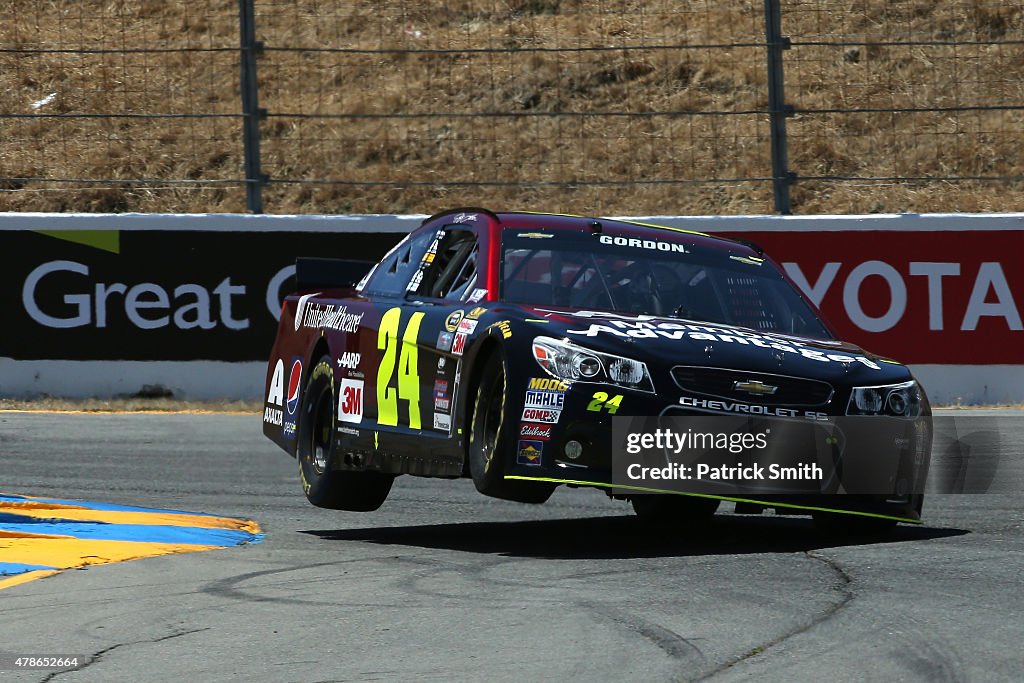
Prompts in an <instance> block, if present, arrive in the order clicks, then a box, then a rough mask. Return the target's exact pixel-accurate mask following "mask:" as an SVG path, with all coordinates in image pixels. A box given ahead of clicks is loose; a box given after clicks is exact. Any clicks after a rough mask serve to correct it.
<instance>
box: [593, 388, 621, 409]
mask: <svg viewBox="0 0 1024 683" xmlns="http://www.w3.org/2000/svg"><path fill="white" fill-rule="evenodd" d="M620 403H622V394H616V395H615V396H612V397H611V398H608V393H607V392H604V391H595V392H594V400H592V401H591V402H590V403H588V404H587V410H589V411H591V412H594V413H599V412H601V409H602V408H604V409H606V410H607V411H608V413H609V414H610V415H614V414H615V413H616V412H618V410H619V404H620Z"/></svg>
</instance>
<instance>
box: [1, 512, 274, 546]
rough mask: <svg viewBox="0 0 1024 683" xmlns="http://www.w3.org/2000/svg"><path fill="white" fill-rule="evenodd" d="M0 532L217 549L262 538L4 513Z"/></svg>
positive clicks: (229, 532) (231, 532)
mask: <svg viewBox="0 0 1024 683" xmlns="http://www.w3.org/2000/svg"><path fill="white" fill-rule="evenodd" d="M57 514H59V511H57ZM0 529H3V530H4V531H13V532H15V533H26V534H48V535H52V536H72V537H74V538H79V539H87V540H93V541H141V542H144V543H173V544H186V545H219V546H232V545H241V544H243V543H253V542H254V541H258V540H261V538H262V536H263V534H253V533H249V532H248V531H239V530H236V529H205V528H202V527H192V526H162V525H156V524H110V523H107V522H83V521H79V520H74V521H55V520H52V519H38V518H35V517H23V516H21V515H14V514H6V513H0Z"/></svg>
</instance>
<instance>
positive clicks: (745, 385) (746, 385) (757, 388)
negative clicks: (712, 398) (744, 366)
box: [732, 379, 779, 396]
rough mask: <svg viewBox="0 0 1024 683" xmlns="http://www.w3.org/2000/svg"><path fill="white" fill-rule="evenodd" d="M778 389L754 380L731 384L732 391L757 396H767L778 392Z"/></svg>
mask: <svg viewBox="0 0 1024 683" xmlns="http://www.w3.org/2000/svg"><path fill="white" fill-rule="evenodd" d="M778 389H779V388H778V387H776V386H772V385H771V384H765V383H764V382H758V381H757V380H756V379H750V380H747V381H746V382H733V383H732V390H733V391H745V392H747V393H748V394H759V395H768V396H770V395H771V394H774V393H775V392H776V391H778Z"/></svg>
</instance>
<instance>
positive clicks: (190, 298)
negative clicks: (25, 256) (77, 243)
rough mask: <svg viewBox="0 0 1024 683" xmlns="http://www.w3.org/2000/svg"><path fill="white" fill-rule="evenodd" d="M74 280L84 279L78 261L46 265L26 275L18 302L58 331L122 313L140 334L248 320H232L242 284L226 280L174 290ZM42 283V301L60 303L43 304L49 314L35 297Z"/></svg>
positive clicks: (233, 325) (243, 325) (244, 325)
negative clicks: (140, 330) (210, 286)
mask: <svg viewBox="0 0 1024 683" xmlns="http://www.w3.org/2000/svg"><path fill="white" fill-rule="evenodd" d="M51 276H52V278H53V279H50V277H51ZM75 276H82V277H84V278H88V277H89V266H87V265H85V264H82V263H78V262H76V261H49V262H47V263H44V264H42V265H40V266H38V267H37V268H36V269H35V270H33V271H32V272H31V273H29V275H28V277H27V278H25V285H24V287H22V290H21V301H22V303H23V304H24V306H25V311H26V312H27V313H28V314H29V317H31V318H32V320H34V321H36V322H37V323H39V324H40V325H45V326H46V327H52V328H57V329H68V328H75V327H88V326H93V327H97V328H102V327H107V324H108V321H109V319H110V318H113V317H114V316H115V315H116V314H117V313H120V312H123V315H124V317H125V318H127V320H128V322H129V323H130V324H132V325H133V326H135V327H137V328H139V329H142V330H156V329H160V328H163V327H170V326H172V325H173V326H174V327H177V328H179V329H182V330H192V329H201V330H212V329H213V328H215V327H218V326H223V327H226V328H228V329H229V330H244V329H248V327H249V320H248V319H247V318H235V317H234V313H233V310H232V309H233V306H234V304H235V297H237V296H245V286H244V285H233V284H231V278H230V277H227V278H224V279H223V280H222V281H221V282H220V284H219V285H217V286H216V287H214V288H213V289H212V290H211V289H207V288H206V287H204V286H202V285H199V284H196V283H191V282H190V283H185V284H181V285H177V286H175V287H173V288H170V287H164V286H162V285H158V284H156V283H155V282H140V283H138V284H134V285H128V284H125V283H123V282H96V283H92V282H88V281H86V282H84V283H83V282H80V281H79V279H78V278H77V277H75ZM44 281H45V283H44ZM53 283H59V284H53ZM40 285H43V288H44V289H45V290H47V293H46V294H45V295H44V296H43V300H44V301H51V300H57V299H59V300H60V301H61V302H62V305H59V310H55V309H54V308H50V306H51V304H47V307H48V308H49V310H48V311H44V310H43V309H42V308H41V307H40V305H39V301H38V299H37V290H38V289H39V288H40ZM65 288H68V289H71V290H72V293H67V294H63V296H61V294H59V293H58V294H54V293H53V292H54V290H56V291H57V292H61V291H64V289H65Z"/></svg>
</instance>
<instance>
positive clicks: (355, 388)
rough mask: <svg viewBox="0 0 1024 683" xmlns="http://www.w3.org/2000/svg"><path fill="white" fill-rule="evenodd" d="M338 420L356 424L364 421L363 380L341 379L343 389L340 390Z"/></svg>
mask: <svg viewBox="0 0 1024 683" xmlns="http://www.w3.org/2000/svg"><path fill="white" fill-rule="evenodd" d="M338 420H339V421H341V422H354V423H356V424H358V423H360V422H362V421H363V380H361V379H343V380H341V389H340V391H339V392H338Z"/></svg>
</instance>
